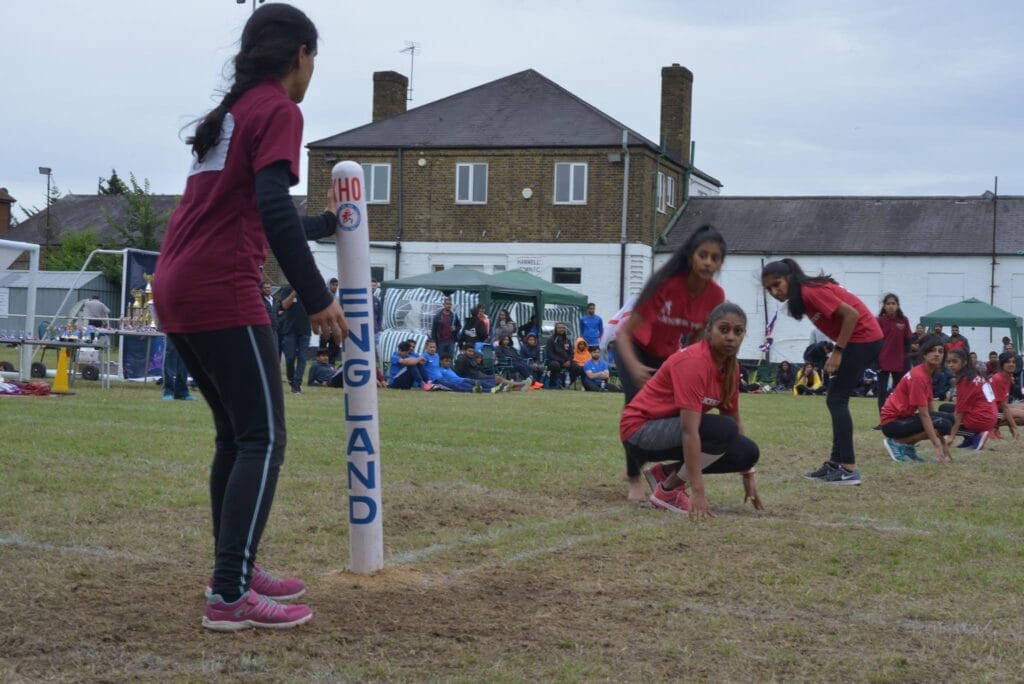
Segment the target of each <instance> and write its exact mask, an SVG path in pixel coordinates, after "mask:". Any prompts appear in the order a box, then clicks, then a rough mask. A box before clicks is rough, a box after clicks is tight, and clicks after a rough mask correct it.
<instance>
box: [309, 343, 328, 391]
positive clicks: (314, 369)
mask: <svg viewBox="0 0 1024 684" xmlns="http://www.w3.org/2000/svg"><path fill="white" fill-rule="evenodd" d="M329 358H330V354H329V353H328V352H327V350H326V349H318V350H317V352H316V363H314V364H313V365H312V366H310V367H309V374H308V375H307V376H306V378H307V380H306V385H307V386H309V387H327V386H329V385H330V384H331V378H332V377H334V366H332V365H331V363H330V361H329Z"/></svg>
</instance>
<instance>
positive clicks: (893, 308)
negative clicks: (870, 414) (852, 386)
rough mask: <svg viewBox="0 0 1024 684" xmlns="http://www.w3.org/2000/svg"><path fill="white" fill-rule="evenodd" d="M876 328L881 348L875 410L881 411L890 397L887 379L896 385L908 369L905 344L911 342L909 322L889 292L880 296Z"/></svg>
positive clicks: (898, 302)
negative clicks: (880, 306) (876, 407)
mask: <svg viewBox="0 0 1024 684" xmlns="http://www.w3.org/2000/svg"><path fill="white" fill-rule="evenodd" d="M877 320H878V327H879V328H881V329H882V350H881V351H880V352H879V353H878V379H877V381H876V383H875V386H876V387H877V388H878V390H877V393H878V412H879V413H881V412H882V407H883V406H884V405H885V400H886V399H887V398H888V396H889V381H890V380H891V381H892V386H893V388H894V389H895V387H896V384H897V383H898V382H899V381H900V378H902V377H903V373H905V372H906V370H907V356H906V354H907V347H908V346H909V345H910V321H909V320H907V317H906V316H905V315H904V314H903V309H902V308H900V298H899V297H897V296H896V295H894V294H893V293H892V292H890V293H888V294H887V295H885V297H883V298H882V310H881V311H879V312H878V318H877Z"/></svg>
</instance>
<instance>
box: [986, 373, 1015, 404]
mask: <svg viewBox="0 0 1024 684" xmlns="http://www.w3.org/2000/svg"><path fill="white" fill-rule="evenodd" d="M988 384H989V385H991V386H992V394H993V395H995V401H996V404H1002V403H1003V402H1005V401H1006V400H1007V399H1009V398H1010V379H1009V378H1008V377H1006V376H1005V375H1003V374H1002V373H996V374H995V375H993V376H992V377H991V378H989V381H988Z"/></svg>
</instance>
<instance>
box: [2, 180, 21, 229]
mask: <svg viewBox="0 0 1024 684" xmlns="http://www.w3.org/2000/svg"><path fill="white" fill-rule="evenodd" d="M16 201H17V200H15V199H14V198H13V197H11V196H10V195H9V194H7V188H0V235H6V234H7V231H9V230H10V229H11V205H12V204H14V203H15V202H16Z"/></svg>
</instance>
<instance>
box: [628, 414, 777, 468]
mask: <svg viewBox="0 0 1024 684" xmlns="http://www.w3.org/2000/svg"><path fill="white" fill-rule="evenodd" d="M699 434H700V450H701V453H702V454H711V455H714V456H719V457H718V459H716V460H715V461H714V462H713V463H711V464H710V465H707V466H705V467H704V468H703V469H702V472H705V473H742V472H746V471H747V470H750V469H751V468H753V467H754V464H755V463H757V459H758V458H760V456H761V450H760V449H759V448H758V446H757V444H755V443H754V441H753V440H751V439H750V438H749V437H747V436H745V435H741V434H740V429H739V425H737V424H736V421H734V420H733V419H732V418H729V417H727V416H721V415H714V414H711V413H705V414H704V415H703V416H701V419H700V432H699ZM622 446H624V447H625V448H626V455H627V457H628V458H631V459H632V460H633V461H634V462H635V463H637V464H639V465H642V464H644V463H648V462H652V461H658V462H660V461H676V463H674V464H673V465H672V466H670V468H669V469H670V470H679V469H680V468H681V467H682V465H683V462H684V461H685V459H684V457H683V426H682V422H681V421H680V419H679V417H678V416H672V417H671V418H661V419H659V420H651V421H648V422H646V423H644V424H643V425H642V426H641V427H640V429H639V430H637V431H636V432H635V433H633V434H632V435H630V437H629V439H627V440H626V441H625V442H623V443H622ZM680 472H681V473H684V472H685V471H680Z"/></svg>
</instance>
